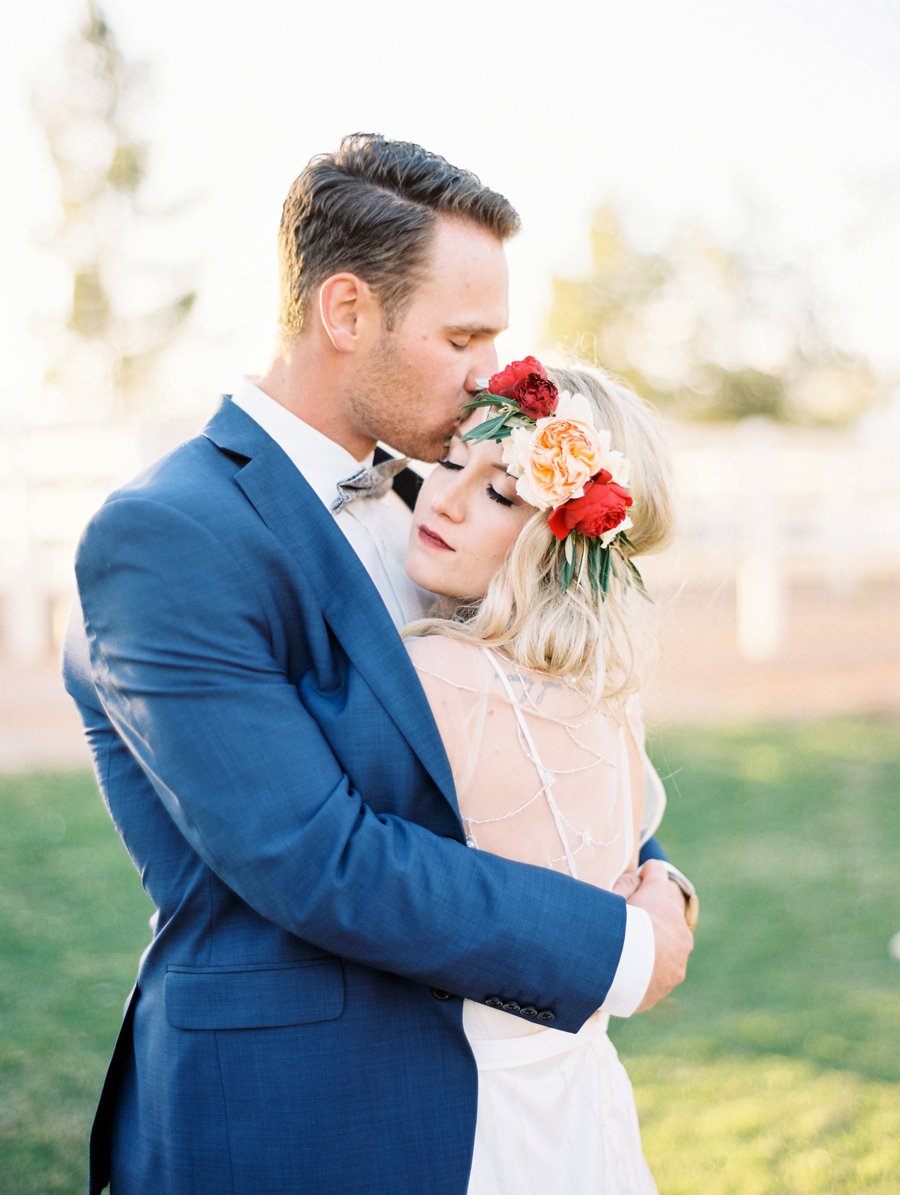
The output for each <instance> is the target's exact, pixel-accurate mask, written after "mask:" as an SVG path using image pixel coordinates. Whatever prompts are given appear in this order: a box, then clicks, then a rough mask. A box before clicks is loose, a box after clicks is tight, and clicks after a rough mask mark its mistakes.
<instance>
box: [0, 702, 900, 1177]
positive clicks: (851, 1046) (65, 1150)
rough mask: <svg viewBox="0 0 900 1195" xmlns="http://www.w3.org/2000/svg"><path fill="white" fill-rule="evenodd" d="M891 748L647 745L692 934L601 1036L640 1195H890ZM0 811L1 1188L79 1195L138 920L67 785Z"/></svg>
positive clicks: (27, 790) (696, 740)
mask: <svg viewBox="0 0 900 1195" xmlns="http://www.w3.org/2000/svg"><path fill="white" fill-rule="evenodd" d="M898 731H900V723H898V722H897V721H896V720H884V721H879V720H869V721H864V720H831V721H823V722H811V723H799V724H797V725H793V726H764V727H761V726H747V727H737V728H727V729H722V728H717V729H710V728H702V729H700V728H693V727H690V728H686V727H677V728H670V729H668V730H666V731H665V732H664V733H660V734H658V735H657V736H656V737H655V739H654V741H653V743H652V745H651V749H652V753H653V755H654V758H655V760H656V762H657V766H658V767H659V769H660V771H661V773H662V774H663V775H664V776H665V777H667V778H668V779H667V787H668V789H669V793H670V798H669V812H668V814H667V817H666V822H665V826H664V830H663V832H662V834H661V837H662V839H663V841H664V843H665V845H666V848H667V850H668V851H669V854H670V855H671V856H672V858H673V859H674V860H676V861H677V862H678V864H679V865H680V866H681V867H682V868H683V869H684V870H685V871H687V872H688V873H689V874H690V875H691V876H692V878H693V879H694V880H695V882H696V883H697V885H698V887H699V888H700V891H701V898H702V914H701V924H700V928H699V932H698V937H697V950H696V952H695V955H694V958H693V960H692V963H691V969H690V974H689V977H688V980H687V982H686V983H685V984H684V986H683V987H682V988H681V989H680V990H679V992H678V993H677V994H676V995H675V996H673V997H671V998H670V999H669V1000H668V1001H666V1002H665V1003H664V1004H663V1005H661V1006H659V1007H658V1008H657V1009H655V1010H654V1011H653V1012H651V1013H650V1014H648V1015H646V1016H644V1017H641V1018H638V1019H636V1020H635V1021H634V1022H630V1023H620V1024H618V1025H617V1026H616V1028H615V1034H614V1036H615V1040H616V1042H617V1045H618V1047H619V1051H620V1054H621V1055H622V1057H623V1059H624V1060H625V1061H626V1063H627V1065H628V1067H629V1070H630V1072H631V1074H632V1077H633V1080H634V1085H635V1089H636V1092H637V1097H638V1104H639V1107H640V1111H641V1120H642V1126H643V1133H644V1144H645V1149H646V1152H647V1155H648V1158H649V1159H650V1162H651V1165H652V1168H653V1170H654V1173H655V1174H656V1177H657V1181H658V1183H659V1186H660V1190H661V1192H662V1193H663V1195H700V1193H703V1195H705V1193H707V1192H709V1193H711V1195H727V1193H734V1195H807V1193H810V1195H812V1193H822V1195H824V1193H826V1192H827V1193H828V1195H832V1193H837V1195H840V1193H844V1192H846V1193H850V1192H852V1193H854V1195H863V1193H865V1195H870V1193H871V1195H895V1193H896V1192H897V1191H898V1190H900V1145H898V1141H900V1088H898V1080H900V994H898V993H900V963H898V962H897V961H895V960H893V959H891V958H890V956H889V953H888V942H889V940H890V938H891V937H892V936H893V935H894V934H895V933H897V932H898V931H900V903H898V901H897V891H898V889H897V880H896V866H895V854H896V848H897V844H898V842H900V834H898V830H900V825H898V821H900V815H898V807H900V802H898V800H897V795H896V794H897V789H898V787H900V733H898ZM0 794H2V796H0V812H2V818H0V925H2V931H0V932H2V943H3V946H2V953H0V1028H2V1035H0V1191H2V1192H4V1193H6V1192H9V1193H10V1195H50V1193H55V1192H64V1193H66V1195H68V1193H72V1195H74V1193H76V1192H77V1193H79V1195H80V1193H81V1192H82V1191H83V1190H84V1189H85V1178H84V1175H85V1168H86V1167H85V1152H86V1144H85V1143H86V1138H87V1132H88V1128H89V1124H90V1120H91V1117H92V1113H93V1107H94V1103H95V1101H96V1097H97V1094H98V1092H99V1090H100V1085H101V1082H102V1077H103V1073H104V1070H105V1066H106V1061H107V1057H108V1055H109V1053H110V1051H111V1049H112V1044H113V1041H114V1038H115V1033H116V1027H117V1024H118V1019H119V1013H120V1009H121V1004H122V1001H123V1000H124V998H125V996H126V994H127V992H128V989H129V987H130V985H131V981H132V978H133V974H134V969H135V965H136V960H137V957H138V954H139V953H140V951H141V949H142V948H143V946H144V945H145V943H146V941H147V938H148V933H149V931H148V927H147V918H148V917H149V915H150V913H151V911H152V909H151V907H150V904H149V902H148V901H147V899H146V897H145V896H144V895H143V893H142V892H141V889H140V886H139V884H138V881H137V877H136V876H135V874H134V872H133V871H132V869H131V865H130V864H129V862H128V860H127V858H126V856H125V853H124V851H123V850H122V848H121V845H120V844H119V842H118V840H117V838H116V835H115V832H114V831H113V828H112V826H111V823H109V821H108V819H107V817H106V814H105V812H104V810H103V807H102V804H101V801H100V799H99V797H98V795H97V793H96V790H95V787H94V782H93V779H92V778H91V777H90V776H88V775H86V774H80V773H79V774H75V775H62V774H34V775H29V776H20V777H5V778H0ZM547 1195H557V1193H555V1192H548V1193H547ZM558 1195H565V1193H564V1192H560V1193H558Z"/></svg>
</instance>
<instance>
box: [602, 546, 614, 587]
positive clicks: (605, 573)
mask: <svg viewBox="0 0 900 1195" xmlns="http://www.w3.org/2000/svg"><path fill="white" fill-rule="evenodd" d="M602 552H603V563H602V565H601V566H600V588H601V590H602V591H603V592H604V593H606V592H607V590H608V589H609V570H610V565H611V564H612V552H611V551H610V550H609V548H603V549H602Z"/></svg>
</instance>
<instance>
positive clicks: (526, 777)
mask: <svg viewBox="0 0 900 1195" xmlns="http://www.w3.org/2000/svg"><path fill="white" fill-rule="evenodd" d="M488 394H490V396H491V397H488ZM469 405H470V408H471V409H470V410H469V412H468V413H467V414H466V417H465V419H464V422H463V423H462V424H461V426H460V428H459V431H458V432H457V434H456V435H455V436H454V437H453V440H452V441H451V443H450V446H449V448H448V451H447V455H446V457H445V459H444V460H442V461H441V462H440V466H439V467H437V468H435V470H434V471H433V473H432V474H431V475H430V477H429V478H428V479H427V480H426V482H425V484H424V485H423V488H422V492H421V495H420V497H419V501H418V503H417V506H416V512H415V516H414V520H413V528H412V533H411V537H410V544H409V550H408V555H407V571H408V572H409V574H410V576H411V577H412V578H413V580H414V581H416V582H417V583H418V584H420V585H422V586H424V587H425V588H427V589H430V590H431V591H433V592H434V593H436V594H438V595H441V601H440V603H439V606H438V614H439V617H434V618H431V619H426V620H423V621H420V622H418V623H414V624H413V625H412V626H411V627H409V628H407V630H406V632H405V634H406V636H407V647H408V649H409V652H410V655H411V658H412V660H413V663H414V664H415V667H416V669H417V671H418V674H419V677H420V679H421V682H422V685H423V687H424V689H425V693H426V695H427V697H428V700H429V702H430V704H431V707H432V710H433V712H434V716H435V720H436V722H437V725H438V728H439V730H440V732H441V735H442V738H443V741H444V745H445V747H446V751H447V757H448V759H449V762H450V765H451V768H452V771H453V777H454V780H455V782H456V787H457V794H458V798H459V806H460V813H461V816H462V820H463V824H464V826H465V828H466V833H467V838H468V842H469V844H470V846H472V847H473V848H476V849H479V850H486V851H492V852H494V853H495V854H499V855H504V856H507V857H509V858H514V859H518V860H521V861H524V862H529V863H534V864H538V865H542V866H545V867H552V868H556V869H558V870H561V871H566V872H568V873H569V874H571V875H573V876H576V877H577V878H579V879H581V880H584V881H586V882H588V883H592V884H597V885H600V886H602V887H605V888H608V889H614V890H616V891H618V892H621V893H622V894H623V895H626V896H627V895H628V894H629V893H630V892H631V891H632V890H633V889H634V887H635V886H636V885H637V884H638V883H639V882H640V881H639V876H638V875H637V874H636V868H637V858H638V849H639V845H640V843H641V841H642V838H643V837H644V836H649V835H650V834H651V833H653V831H654V830H655V828H656V826H657V825H658V823H659V819H660V817H661V815H662V804H663V801H664V794H663V792H662V786H661V784H659V781H658V779H657V778H656V775H655V773H654V772H653V770H652V767H651V766H650V764H649V761H648V760H647V758H646V755H645V753H644V736H643V728H642V723H641V715H640V709H639V705H638V687H639V684H640V679H641V660H642V658H643V651H642V646H643V645H642V644H641V643H640V642H639V635H638V629H637V628H638V626H639V622H640V620H639V618H638V616H637V611H636V605H637V603H636V601H635V599H636V598H639V597H640V596H641V594H642V591H643V586H642V584H641V581H640V577H639V575H638V573H637V570H636V569H635V567H634V565H633V564H632V563H631V557H632V556H633V555H635V554H637V553H640V552H647V551H650V550H653V549H655V548H658V547H660V546H662V544H664V543H665V541H666V540H667V539H668V537H669V534H670V531H671V524H672V519H671V503H670V485H669V475H668V470H667V465H666V456H665V452H664V450H663V447H662V443H661V440H660V437H659V434H658V432H657V430H656V427H655V424H654V421H653V419H652V417H651V414H650V412H649V410H648V408H647V407H646V406H645V405H644V404H643V403H642V402H641V401H640V400H639V399H637V398H636V397H635V396H634V395H632V394H631V393H630V392H628V391H625V390H624V389H623V388H622V387H620V386H617V385H614V384H613V383H611V382H610V381H608V380H606V379H601V378H600V377H599V376H594V375H593V374H589V373H585V372H564V371H554V372H552V373H550V374H549V375H548V374H547V372H546V371H545V370H544V369H543V367H542V366H541V365H540V363H539V362H537V361H536V360H535V359H534V358H533V357H531V358H526V359H525V361H523V362H514V363H513V364H512V365H511V366H508V367H507V368H506V369H505V370H503V371H502V372H501V373H499V374H495V375H494V377H493V378H491V379H490V382H489V383H488V389H487V391H485V392H483V394H482V395H480V396H479V397H478V399H477V400H476V402H475V403H473V404H469ZM648 777H649V778H650V783H649V784H648V783H647V779H648ZM645 790H646V791H647V793H648V794H649V798H648V799H647V801H646V802H645ZM645 804H647V805H650V804H652V805H653V806H654V808H652V809H651V808H646V809H645V808H644V806H645ZM517 1011H520V1012H522V1011H523V1010H517ZM533 1011H535V1018H534V1019H533V1018H532V1017H531V1016H530V1014H529V1011H528V1010H525V1011H524V1014H523V1015H520V1016H510V1015H509V1013H508V1012H504V1011H502V1009H499V1008H491V1007H487V1006H485V1005H482V1004H477V1003H474V1002H471V1001H466V1002H465V1004H464V1009H463V1016H464V1026H465V1029H466V1033H467V1036H468V1038H469V1041H470V1044H471V1047H472V1050H473V1053H474V1056H475V1060H476V1063H477V1066H478V1076H479V1092H478V1116H477V1128H476V1137H475V1148H474V1157H473V1163H472V1171H471V1177H470V1183H469V1195H532V1193H533V1195H556V1193H559V1195H582V1193H583V1195H587V1193H588V1192H590V1193H591V1195H601V1193H602V1195H649V1193H652V1192H655V1191H656V1187H655V1185H654V1182H653V1179H652V1177H651V1175H650V1171H649V1169H648V1167H647V1164H646V1162H645V1160H644V1157H643V1154H642V1151H641V1142H640V1133H639V1129H638V1122H637V1115H636V1111H635V1105H634V1097H633V1093H632V1089H631V1085H630V1082H629V1079H628V1076H627V1075H626V1073H625V1070H624V1069H623V1067H622V1065H621V1063H620V1062H619V1060H618V1056H617V1054H616V1051H615V1049H614V1047H613V1046H612V1044H611V1043H610V1041H609V1038H608V1036H607V1022H608V1017H607V1016H606V1015H605V1014H603V1013H602V1012H599V1011H598V1012H597V1013H596V1014H594V1016H593V1017H591V1018H590V1019H589V1020H588V1021H587V1022H586V1024H585V1025H584V1026H583V1028H582V1029H581V1031H580V1032H579V1033H577V1034H570V1033H564V1032H561V1031H559V1030H556V1029H553V1028H551V1027H548V1026H546V1025H545V1024H542V1023H541V1022H540V1021H539V1020H537V1019H536V1015H537V1011H536V1010H533Z"/></svg>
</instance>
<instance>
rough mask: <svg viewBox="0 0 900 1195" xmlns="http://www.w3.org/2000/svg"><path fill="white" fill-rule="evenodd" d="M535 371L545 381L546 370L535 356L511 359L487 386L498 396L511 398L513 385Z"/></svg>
mask: <svg viewBox="0 0 900 1195" xmlns="http://www.w3.org/2000/svg"><path fill="white" fill-rule="evenodd" d="M533 373H536V374H537V375H538V376H539V377H541V378H543V379H544V380H545V381H546V378H547V371H546V369H544V367H543V365H541V363H540V361H538V359H537V357H526V358H525V360H524V361H513V362H511V363H510V364H509V365H507V367H506V369H501V370H500V372H499V373H495V374H494V376H493V377H492V378H491V379H490V380H489V382H488V384H487V388H488V390H489V391H490V393H491V394H496V395H498V396H499V397H500V398H512V392H513V387H514V386H515V385H516V383H517V382H521V381H522V379H523V378H527V377H528V376H529V374H533Z"/></svg>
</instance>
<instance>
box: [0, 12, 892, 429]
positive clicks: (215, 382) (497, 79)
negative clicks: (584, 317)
mask: <svg viewBox="0 0 900 1195" xmlns="http://www.w3.org/2000/svg"><path fill="white" fill-rule="evenodd" d="M102 7H103V9H104V11H105V13H106V15H107V18H108V20H109V22H110V24H111V26H112V28H113V30H114V32H115V33H116V35H117V36H118V39H119V42H120V44H121V46H122V48H123V50H124V52H125V54H126V55H127V56H128V57H129V58H130V59H135V58H137V59H141V60H143V61H145V62H146V64H147V66H148V85H149V86H148V90H149V97H150V98H149V100H148V102H147V104H146V106H145V108H144V110H143V113H142V128H141V133H142V134H143V135H144V136H145V137H146V138H147V139H148V141H149V142H150V144H151V148H152V156H151V159H150V179H151V183H152V198H153V200H154V202H157V203H159V205H160V206H163V205H171V204H173V203H175V202H176V201H179V200H182V199H189V200H191V201H192V202H191V203H190V205H189V206H188V208H187V209H186V211H185V213H184V214H183V215H182V216H180V217H179V218H178V219H177V220H173V221H171V222H169V224H167V225H166V237H167V242H168V244H167V252H168V254H169V255H170V256H171V259H172V261H174V262H177V263H180V266H181V267H182V268H183V270H184V272H185V275H186V277H187V279H188V281H189V284H190V285H192V286H195V287H196V288H197V289H199V291H200V294H201V302H200V306H199V310H198V311H197V313H196V315H195V317H194V319H193V321H192V324H191V328H190V332H189V334H188V335H187V336H186V338H185V340H184V342H183V344H182V346H181V348H180V350H179V353H178V355H177V357H175V358H173V361H172V363H171V364H170V367H169V370H168V372H167V374H166V375H165V379H166V380H165V382H164V384H165V385H166V386H168V387H170V388H171V389H172V391H173V394H172V397H173V398H174V405H181V404H183V406H184V407H185V408H186V409H187V408H190V409H193V408H197V409H198V410H200V411H204V412H205V411H206V410H208V409H210V408H211V406H212V405H213V403H214V401H215V396H216V395H217V394H218V393H219V392H220V391H221V390H223V389H227V388H228V387H229V386H230V385H231V383H232V381H233V379H234V377H235V376H236V375H237V374H239V373H241V372H252V371H254V370H256V369H259V368H260V367H261V366H263V365H264V364H265V360H266V357H267V355H268V352H269V349H270V343H271V328H272V322H273V316H274V305H275V301H274V284H275V257H274V240H275V230H276V227H277V222H278V217H279V214H280V209H281V203H282V200H283V197H284V194H285V192H286V190H287V188H288V186H289V184H290V182H291V181H292V179H293V178H294V176H295V175H296V174H297V173H298V171H299V169H300V168H301V167H302V165H303V164H304V163H305V161H306V160H307V158H309V157H310V156H311V155H312V154H313V153H316V152H320V151H322V150H327V149H331V148H333V147H334V146H335V145H336V143H337V142H338V140H339V139H340V137H341V135H342V134H343V133H345V132H350V131H354V130H357V129H362V130H377V131H381V132H384V133H386V134H388V135H391V136H396V137H402V138H405V139H410V140H415V141H419V142H421V143H422V144H424V145H427V146H428V147H429V148H432V149H435V150H438V151H439V152H441V153H443V154H444V155H445V156H447V157H448V158H450V160H451V161H456V162H458V163H459V164H461V165H464V166H468V167H470V168H472V169H474V170H475V171H476V172H477V173H479V174H480V175H481V177H482V179H483V180H484V181H485V182H487V183H488V184H489V185H491V186H493V187H495V188H496V189H498V190H501V191H503V192H505V193H506V194H507V195H509V197H510V198H511V199H512V200H513V202H514V203H515V204H516V205H517V207H518V208H519V210H520V212H521V213H522V216H523V218H524V222H525V229H524V232H523V234H522V235H521V236H520V237H519V238H518V239H517V241H516V242H515V243H514V244H513V246H512V248H511V251H510V263H511V271H512V313H513V325H512V328H511V330H510V332H509V333H508V334H507V335H506V338H505V341H504V342H503V343H502V344H501V346H500V352H501V356H515V355H521V354H522V353H525V352H528V351H531V350H532V349H533V348H534V347H535V343H536V340H537V336H538V328H539V326H540V321H541V317H542V315H543V312H544V310H545V308H546V304H547V301H548V296H549V278H550V275H551V274H552V273H553V272H554V271H556V272H577V271H578V270H580V269H581V268H583V267H584V266H585V265H586V262H587V229H588V220H589V216H590V213H591V211H592V209H593V208H595V207H596V206H597V205H598V204H599V203H601V202H603V201H604V200H606V199H608V198H615V199H618V200H619V201H620V203H621V204H622V205H623V206H624V208H625V210H626V211H627V212H628V213H629V219H630V220H631V221H632V226H633V229H634V231H635V233H636V235H639V236H640V237H642V238H643V239H645V240H646V241H647V242H653V241H654V240H656V239H660V240H661V239H663V238H664V237H665V236H666V234H667V233H668V232H669V231H670V230H671V228H672V227H673V225H674V224H675V223H676V222H677V221H679V220H683V219H685V218H687V217H689V216H692V215H697V214H699V215H701V216H702V217H703V218H704V219H705V220H706V221H707V223H708V224H709V225H710V226H711V227H712V229H713V230H714V231H716V232H717V233H718V234H720V235H722V236H731V235H733V234H734V231H735V229H736V228H738V227H739V226H740V221H741V217H742V213H743V212H744V210H745V208H744V206H743V205H744V203H745V198H744V197H750V199H751V200H752V202H753V203H754V204H755V205H756V206H757V207H761V208H762V209H763V210H764V211H766V212H767V213H769V215H768V216H767V218H766V222H767V225H768V226H769V228H770V232H771V237H772V239H773V243H774V244H775V245H777V246H778V247H779V248H780V249H781V250H782V251H783V252H784V255H785V257H786V258H787V259H788V260H792V261H796V262H798V263H801V264H808V263H812V265H813V267H814V268H815V270H816V271H817V276H818V277H820V278H821V279H822V281H823V285H824V287H825V289H826V291H827V293H828V295H829V296H830V298H831V302H832V307H833V309H834V315H835V323H836V325H837V327H838V329H839V331H840V332H841V333H842V334H843V336H844V338H845V340H846V341H847V342H848V343H849V344H850V346H851V347H854V348H860V349H863V350H864V351H867V352H869V353H870V354H872V355H873V356H874V357H875V358H876V359H877V360H878V361H879V363H881V364H882V365H886V366H900V339H898V337H897V329H896V323H897V311H898V307H900V303H898V300H897V293H896V286H895V279H896V277H897V276H898V274H900V220H898V218H897V214H896V213H897V210H898V206H900V205H898V198H900V141H898V137H897V129H898V128H900V70H898V65H897V64H898V63H900V0H856V2H855V3H854V4H852V5H851V4H848V3H846V0H683V2H682V3H680V4H673V3H671V0H627V2H625V3H623V0H617V3H615V4H613V3H609V2H608V0H591V2H589V3H587V2H585V0H554V2H553V3H552V4H547V5H546V6H543V7H542V8H538V9H537V10H536V11H537V13H538V16H537V17H536V18H531V17H529V18H525V17H523V16H522V15H520V14H519V15H517V14H516V10H515V9H514V8H513V6H511V5H510V4H508V3H503V4H500V3H499V2H498V0H482V2H481V3H480V4H477V5H455V6H454V5H438V6H428V5H423V4H422V3H421V2H420V0H418V2H415V3H414V2H412V0H401V2H399V3H389V2H388V3H382V4H379V5H376V4H373V3H371V0H366V2H361V0H344V2H343V3H341V4H338V5H336V4H322V5H314V4H311V3H298V2H297V0H292V2H290V3H287V2H285V0H254V3H252V4H248V3H247V2H246V0H242V2H241V3H238V2H237V0H219V3H217V4H215V5H212V4H210V3H208V2H206V3H202V4H201V3H198V2H197V0H155V2H154V3H153V4H135V3H134V2H133V0H107V2H106V3H105V4H104V5H103V6H102ZM79 12H80V6H79V4H78V3H77V0H41V2H40V3H39V4H33V5H30V6H21V5H20V6H17V8H16V15H15V17H14V18H13V19H14V21H15V22H16V28H15V30H13V28H12V26H11V23H10V22H7V26H6V33H5V36H4V38H3V45H2V48H0V55H2V62H0V68H2V69H0V111H2V112H3V113H4V117H3V127H2V133H0V135H2V142H0V148H2V150H3V161H4V166H5V169H4V179H5V181H4V184H3V189H2V192H0V211H2V214H3V219H2V221H0V260H2V261H3V263H4V268H3V283H4V286H3V292H2V299H0V351H2V352H3V359H4V371H5V373H6V375H7V385H6V386H5V387H4V388H3V391H2V398H0V416H2V415H3V413H4V411H5V412H6V413H7V415H9V414H10V412H11V411H12V410H13V409H18V410H21V409H23V404H24V405H25V406H26V408H27V407H28V406H30V405H31V404H34V403H39V401H40V395H39V389H38V379H39V377H40V374H41V368H42V361H41V347H40V342H39V340H37V339H36V332H37V331H39V328H40V320H41V318H42V317H47V316H52V315H53V313H54V312H55V311H59V310H60V308H61V306H62V304H63V303H64V298H65V292H64V285H65V275H64V274H63V273H62V272H61V271H60V270H59V268H58V267H57V266H55V265H54V263H53V261H52V259H50V258H49V257H48V255H47V254H46V253H45V252H43V251H41V250H40V249H39V247H38V244H37V242H38V239H39V236H40V233H41V230H42V229H45V228H46V227H47V226H48V224H49V223H50V222H51V221H52V219H53V214H54V199H55V196H54V174H53V171H52V168H51V167H50V164H49V162H48V160H47V156H46V152H45V150H44V147H43V143H42V141H41V136H40V132H39V130H38V128H37V125H36V124H35V122H34V120H33V118H32V117H31V115H30V109H29V101H28V95H29V90H30V88H31V86H32V85H33V84H34V83H35V82H37V80H38V79H39V78H41V77H42V76H44V75H46V74H47V73H48V72H51V73H52V72H54V71H55V70H56V69H58V63H59V58H60V54H61V48H62V44H63V39H64V37H65V35H66V33H67V32H69V31H70V30H72V29H74V28H75V26H76V25H77V22H78V17H79ZM153 253H154V254H155V255H156V254H158V249H157V248H156V247H154V249H153ZM175 390H178V391H180V392H181V393H180V394H178V395H175V393H174V391H175ZM166 405H168V406H171V405H173V404H171V403H169V404H166Z"/></svg>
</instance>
